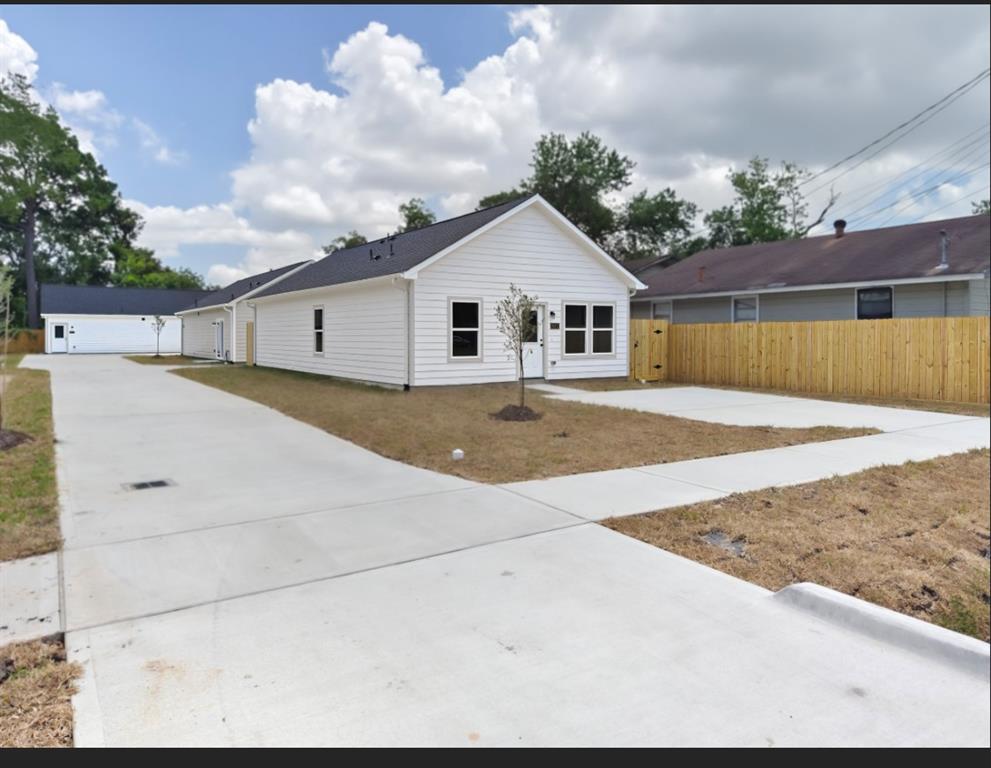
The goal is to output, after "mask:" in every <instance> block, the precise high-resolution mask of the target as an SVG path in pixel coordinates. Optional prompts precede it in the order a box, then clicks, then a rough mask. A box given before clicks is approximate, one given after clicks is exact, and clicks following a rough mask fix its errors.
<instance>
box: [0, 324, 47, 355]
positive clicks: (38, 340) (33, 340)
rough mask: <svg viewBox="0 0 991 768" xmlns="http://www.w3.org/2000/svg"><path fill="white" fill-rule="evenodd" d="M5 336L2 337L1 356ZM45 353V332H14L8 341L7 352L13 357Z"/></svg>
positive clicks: (0, 341) (0, 338)
mask: <svg viewBox="0 0 991 768" xmlns="http://www.w3.org/2000/svg"><path fill="white" fill-rule="evenodd" d="M3 342H4V339H3V336H2V335H0V354H2V353H3ZM44 351H45V332H44V331H43V330H38V331H29V330H22V331H14V332H13V333H12V334H11V336H10V338H8V339H7V352H9V353H10V354H12V355H20V354H25V355H27V354H34V353H41V352H44Z"/></svg>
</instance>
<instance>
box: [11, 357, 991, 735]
mask: <svg viewBox="0 0 991 768" xmlns="http://www.w3.org/2000/svg"><path fill="white" fill-rule="evenodd" d="M23 364H24V365H27V366H32V367H46V368H49V369H50V370H51V371H52V376H53V392H54V410H55V429H56V436H57V438H58V441H59V442H58V444H57V450H58V466H59V481H60V491H61V493H62V503H63V510H62V518H63V530H64V532H65V537H66V549H65V552H64V572H65V606H64V607H65V611H64V615H63V621H64V622H65V624H66V627H67V629H68V635H67V645H68V648H69V653H70V657H71V658H72V659H74V660H78V661H80V662H82V663H83V666H84V670H85V673H84V678H83V680H82V681H81V684H80V692H79V694H78V695H77V696H76V698H75V699H74V705H75V711H76V741H77V744H80V745H98V744H107V745H126V744H134V745H152V744H243V745H248V744H454V745H459V744H466V745H472V744H478V745H492V744H503V745H510V744H754V745H770V744H775V745H785V744H987V743H988V742H989V739H991V736H989V733H988V723H989V717H991V711H989V704H988V701H989V695H988V694H989V689H988V676H987V675H986V674H984V673H983V670H984V669H985V668H986V666H987V663H986V646H984V644H981V643H978V642H977V641H972V640H969V639H966V638H960V637H959V636H957V635H953V634H952V633H948V632H946V631H945V630H940V629H938V628H932V627H924V631H923V632H922V634H924V635H926V636H927V637H929V636H930V635H932V634H933V633H935V640H933V641H931V642H930V643H929V644H928V645H926V644H923V646H920V645H918V644H917V643H914V642H907V641H905V640H904V637H905V635H906V632H905V631H904V630H898V631H896V630H897V628H896V630H893V629H892V626H893V625H892V624H891V622H890V621H888V620H885V619H884V618H883V617H882V618H881V619H873V620H871V621H867V620H858V621H853V620H847V621H837V619H836V616H835V615H832V616H831V615H830V614H829V612H828V611H826V612H817V611H815V610H809V609H808V608H807V607H806V606H805V605H804V603H802V601H795V600H783V599H779V598H777V597H776V596H774V595H772V594H771V593H768V592H767V591H765V590H763V589H760V588H758V587H755V586H753V585H751V584H747V583H746V582H742V581H739V580H737V579H733V578H731V577H728V576H726V575H724V574H721V573H719V572H717V571H714V570H711V569H709V568H706V567H704V566H701V565H699V564H697V563H693V562H690V561H688V560H684V559H682V558H679V557H676V556H674V555H671V554H668V553H665V552H663V551H661V550H658V549H656V548H654V547H650V546H648V545H646V544H643V543H641V542H638V541H635V540H633V539H630V538H627V537H624V536H622V535H620V534H617V533H615V532H613V531H609V530H607V529H604V528H602V527H600V526H597V525H594V524H590V523H588V522H586V521H585V520H584V519H582V518H580V517H577V516H575V515H574V514H572V513H570V512H567V511H564V510H563V509H562V508H561V504H559V503H558V502H559V501H561V500H560V499H555V500H554V503H553V504H547V503H543V502H541V501H539V500H535V499H531V498H525V497H524V496H522V495H521V494H520V492H519V491H518V490H517V489H516V488H513V487H507V488H498V487H493V486H483V485H478V484H475V483H469V482H466V481H463V480H459V479H457V478H453V477H449V476H444V475H439V474H436V473H432V472H427V471H424V470H419V469H416V468H413V467H409V466H406V465H403V464H399V463H396V462H392V461H389V460H387V459H384V458H382V457H379V456H376V455H374V454H371V453H369V452H367V451H364V450H362V449H360V448H357V447H356V446H354V445H352V444H350V443H347V442H345V441H342V440H339V439H337V438H335V437H333V436H331V435H328V434H326V433H323V432H321V431H319V430H316V429H314V428H311V427H309V426H307V425H305V424H301V423H299V422H296V421H293V420H292V419H289V418H287V417H285V416H282V415H281V414H278V413H276V412H275V411H272V410H270V409H268V408H265V407H263V406H260V405H257V404H255V403H250V402H248V401H245V400H241V399H239V398H236V397H233V396H230V395H227V394H225V393H222V392H220V391H217V390H213V389H210V388H208V387H203V386H200V385H197V384H195V383H193V382H189V381H186V380H183V379H181V378H179V377H176V376H171V375H169V374H168V373H167V372H165V371H164V370H161V369H159V368H155V367H151V366H140V365H137V364H134V363H130V362H128V361H125V360H121V359H119V358H114V357H72V358H66V357H61V358H57V357H46V358H39V357H33V358H27V359H26V360H25V362H24V363H23ZM640 474H643V475H644V476H645V477H646V476H647V473H640ZM156 479H164V480H168V481H170V483H171V484H170V485H167V486H165V487H160V488H151V489H148V490H140V491H134V490H125V489H124V488H123V484H126V483H132V482H137V481H149V480H156ZM658 479H663V478H658ZM779 594H783V593H779ZM830 594H831V593H830ZM853 602H854V603H855V604H856V606H857V607H855V608H854V609H853V610H852V611H851V610H849V609H846V614H845V615H846V616H847V618H848V619H849V617H850V616H851V615H859V612H863V615H864V616H874V612H876V611H877V610H878V609H870V608H864V607H863V604H862V603H860V602H859V601H853ZM841 613H842V612H841ZM919 624H920V623H919V622H914V621H910V626H911V627H913V628H914V627H916V626H917V625H919ZM879 626H880V627H881V628H880V629H878V627H879ZM907 634H908V636H910V637H915V636H917V635H918V634H919V633H918V632H916V631H915V630H914V629H910V630H909V631H908V632H907ZM893 638H894V639H893ZM961 643H962V646H961V645H960V644H961ZM933 648H936V649H937V651H936V652H933V650H932V649H933ZM975 658H976V659H977V663H976V666H975V663H974V659H975ZM947 712H952V713H953V717H946V716H945V713H947Z"/></svg>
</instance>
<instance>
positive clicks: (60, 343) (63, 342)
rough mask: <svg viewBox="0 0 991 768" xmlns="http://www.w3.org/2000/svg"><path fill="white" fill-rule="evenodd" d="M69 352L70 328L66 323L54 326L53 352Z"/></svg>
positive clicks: (54, 324)
mask: <svg viewBox="0 0 991 768" xmlns="http://www.w3.org/2000/svg"><path fill="white" fill-rule="evenodd" d="M68 351H69V328H68V326H67V325H66V324H65V323H53V324H52V352H53V353H54V352H61V353H64V352H68Z"/></svg>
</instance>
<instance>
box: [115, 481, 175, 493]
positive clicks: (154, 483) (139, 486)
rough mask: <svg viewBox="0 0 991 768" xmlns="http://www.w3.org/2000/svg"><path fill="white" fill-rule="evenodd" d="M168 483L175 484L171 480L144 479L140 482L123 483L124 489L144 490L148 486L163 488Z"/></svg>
mask: <svg viewBox="0 0 991 768" xmlns="http://www.w3.org/2000/svg"><path fill="white" fill-rule="evenodd" d="M168 485H175V483H173V482H172V481H171V480H146V481H144V482H141V483H124V490H125V491H146V490H148V489H149V488H165V487H166V486H168Z"/></svg>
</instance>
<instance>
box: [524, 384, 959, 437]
mask: <svg viewBox="0 0 991 768" xmlns="http://www.w3.org/2000/svg"><path fill="white" fill-rule="evenodd" d="M531 386H532V388H533V389H536V390H540V391H543V392H545V393H546V394H547V396H548V397H551V398H553V399H554V400H568V401H571V402H576V403H588V404H590V405H606V406H609V407H611V408H624V409H627V410H634V411H644V412H646V413H660V414H664V415H665V416H681V417H683V418H686V419H693V420H695V421H708V422H713V423H716V424H734V425H737V426H741V427H755V426H765V427H850V428H854V429H855V428H858V427H869V428H873V429H879V430H881V431H882V432H899V431H903V430H906V429H915V428H918V427H928V426H931V425H934V424H944V423H946V422H947V421H952V420H954V419H959V418H961V417H959V416H957V417H954V416H953V415H952V414H946V413H939V412H935V411H915V410H909V409H907V408H885V407H882V406H877V405H859V404H857V403H841V402H832V401H829V400H815V399H812V398H806V397H787V396H784V395H766V394H762V393H760V392H746V391H740V390H734V389H714V388H711V387H658V388H650V389H646V388H639V389H638V388H634V389H620V390H612V391H606V392H595V391H590V390H585V389H576V388H574V387H568V386H562V385H560V384H533V385H531ZM631 386H634V387H635V386H636V385H631Z"/></svg>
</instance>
